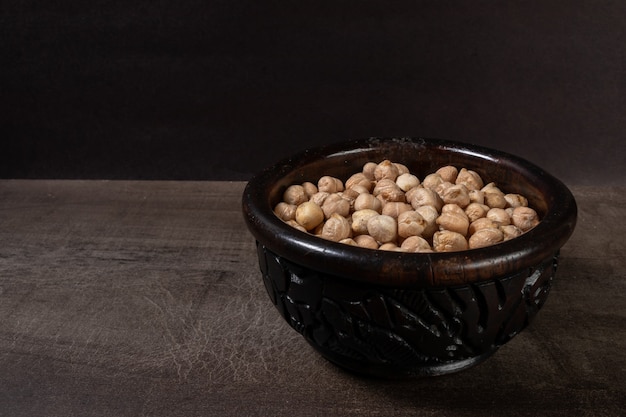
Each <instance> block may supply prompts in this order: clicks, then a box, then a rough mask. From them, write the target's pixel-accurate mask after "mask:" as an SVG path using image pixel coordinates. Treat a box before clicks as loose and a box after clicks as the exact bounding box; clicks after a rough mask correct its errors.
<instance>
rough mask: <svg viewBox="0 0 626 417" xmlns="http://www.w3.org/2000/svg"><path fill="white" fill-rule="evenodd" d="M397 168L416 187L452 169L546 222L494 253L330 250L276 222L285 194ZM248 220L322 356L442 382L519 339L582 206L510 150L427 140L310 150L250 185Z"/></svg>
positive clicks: (297, 325)
mask: <svg viewBox="0 0 626 417" xmlns="http://www.w3.org/2000/svg"><path fill="white" fill-rule="evenodd" d="M384 159H389V160H391V161H393V162H399V163H402V164H405V165H406V166H407V167H408V168H409V170H410V171H411V173H413V174H415V175H417V176H418V177H419V178H424V176H425V175H427V174H429V173H432V172H434V171H435V170H437V169H438V168H440V167H442V166H445V165H454V166H456V167H457V168H461V167H464V168H467V169H471V170H474V171H476V172H477V173H478V174H480V176H481V177H482V178H483V179H484V180H485V183H487V182H491V181H493V182H496V184H497V186H498V187H499V188H501V189H502V190H503V191H505V192H507V193H519V194H522V195H524V196H526V197H527V198H528V200H529V206H531V207H533V208H534V209H535V210H536V211H537V212H538V214H539V215H540V218H541V221H540V223H539V224H538V225H537V226H536V227H534V228H533V229H531V230H530V231H528V232H526V233H524V234H523V235H521V236H519V237H517V238H515V239H511V240H509V241H506V242H502V243H499V244H496V245H493V246H490V247H486V248H480V249H471V250H466V251H459V252H447V253H402V252H389V251H381V250H371V249H365V248H360V247H354V246H348V245H345V244H341V243H335V242H330V241H327V240H324V239H321V238H319V237H316V236H313V235H311V234H307V233H304V232H300V231H298V230H296V229H294V228H292V227H291V226H289V225H287V224H286V223H284V222H283V221H281V220H280V219H279V218H278V217H277V216H276V215H275V214H274V212H273V208H274V206H275V205H276V204H277V203H278V202H279V201H281V199H282V194H283V192H284V190H285V189H286V188H287V187H288V186H289V185H292V184H301V183H303V182H305V181H310V182H313V183H317V180H318V179H319V178H320V177H321V176H323V175H331V176H335V177H338V178H340V179H342V180H343V181H345V180H346V179H347V178H348V177H349V176H350V175H352V174H354V173H356V172H359V171H361V169H362V167H363V165H364V164H365V163H366V162H380V161H382V160H384ZM242 208H243V214H244V219H245V221H246V224H247V227H248V229H249V231H250V232H251V233H252V235H253V236H254V238H255V239H256V242H257V252H258V259H259V266H260V270H261V274H262V276H263V281H264V284H265V287H266V289H267V292H268V294H269V296H270V299H271V301H272V302H273V303H274V305H275V306H276V308H277V309H278V311H279V312H280V314H281V315H282V316H283V317H284V318H285V320H286V321H287V322H288V323H289V324H290V325H291V327H293V328H294V329H295V330H296V331H298V332H299V333H300V334H302V336H303V337H304V338H305V339H306V340H307V341H308V342H309V343H310V344H311V345H312V346H313V347H314V348H315V349H316V350H317V351H319V352H320V353H321V354H322V355H323V356H324V357H325V358H327V359H328V360H330V361H332V362H333V363H335V364H337V365H339V366H341V367H343V368H346V369H348V370H350V371H353V372H356V373H360V374H366V375H373V376H379V377H388V378H396V377H411V376H427V375H440V374H447V373H451V372H457V371H460V370H463V369H466V368H468V367H471V366H474V365H476V364H478V363H480V362H482V361H483V360H485V359H486V358H488V357H489V356H491V355H492V354H493V353H494V352H495V351H496V350H497V349H498V348H499V347H500V346H502V345H503V344H505V343H506V342H508V341H509V340H510V339H511V338H512V337H514V336H515V335H516V334H518V333H519V332H520V331H522V330H523V329H524V328H525V327H526V326H528V324H529V323H530V321H531V320H532V319H533V317H534V316H535V315H536V314H537V312H538V311H539V309H540V308H541V307H542V305H543V304H544V302H545V301H546V298H547V296H548V294H549V291H550V287H551V283H552V279H553V277H554V274H555V271H556V268H557V264H558V256H559V250H560V248H561V247H562V246H563V245H564V244H565V242H566V241H567V240H568V239H569V237H570V236H571V234H572V232H573V230H574V227H575V224H576V215H577V207H576V202H575V200H574V197H573V196H572V194H571V192H570V191H569V190H568V189H567V187H566V186H565V185H564V184H563V183H562V182H561V181H559V180H558V179H556V178H555V177H553V176H552V175H550V174H548V173H547V172H545V171H544V170H542V169H541V168H539V167H537V166H536V165H534V164H532V163H530V162H528V161H526V160H524V159H522V158H519V157H516V156H514V155H510V154H507V153H504V152H500V151H496V150H493V149H487V148H484V147H479V146H474V145H469V144H465V143H459V142H452V141H445V140H437V139H422V138H369V139H360V140H355V141H349V142H343V143H338V144H334V145H329V146H324V147H319V148H316V149H311V150H306V151H304V152H301V153H299V154H297V155H294V156H293V157H291V158H288V159H285V160H283V161H280V162H278V163H277V164H275V165H273V166H271V167H268V168H267V169H265V170H263V171H261V172H260V173H259V174H257V175H256V176H255V177H253V178H252V179H251V180H250V181H249V182H248V184H247V186H246V188H245V190H244V193H243V199H242Z"/></svg>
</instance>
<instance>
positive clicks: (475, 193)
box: [469, 190, 485, 204]
mask: <svg viewBox="0 0 626 417" xmlns="http://www.w3.org/2000/svg"><path fill="white" fill-rule="evenodd" d="M469 198H470V204H471V203H478V204H485V194H484V193H483V192H482V191H480V190H469Z"/></svg>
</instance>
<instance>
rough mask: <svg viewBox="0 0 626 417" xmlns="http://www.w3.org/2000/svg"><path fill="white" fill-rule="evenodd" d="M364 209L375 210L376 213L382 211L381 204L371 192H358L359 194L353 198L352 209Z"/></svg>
mask: <svg viewBox="0 0 626 417" xmlns="http://www.w3.org/2000/svg"><path fill="white" fill-rule="evenodd" d="M364 209H372V210H376V211H377V212H378V213H381V212H382V209H383V205H382V203H381V201H380V200H379V199H377V198H376V197H374V196H373V195H372V194H366V193H363V194H359V196H358V197H357V198H356V199H355V200H354V210H355V211H358V210H364Z"/></svg>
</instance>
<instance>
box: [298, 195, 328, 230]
mask: <svg viewBox="0 0 626 417" xmlns="http://www.w3.org/2000/svg"><path fill="white" fill-rule="evenodd" d="M295 219H296V222H297V223H298V224H299V225H300V226H302V227H304V228H305V229H306V230H313V229H315V228H316V227H317V226H319V225H320V224H321V223H322V222H323V221H324V211H323V210H322V208H321V207H320V206H318V205H317V204H315V203H314V202H312V201H305V202H304V203H302V204H300V205H299V206H298V208H297V209H296V214H295Z"/></svg>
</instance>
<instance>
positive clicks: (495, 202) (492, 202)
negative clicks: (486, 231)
mask: <svg viewBox="0 0 626 417" xmlns="http://www.w3.org/2000/svg"><path fill="white" fill-rule="evenodd" d="M484 195H485V204H486V205H488V206H489V207H491V208H502V209H503V208H505V207H506V200H505V199H504V193H503V192H502V191H499V190H498V191H495V190H493V191H492V190H488V191H484Z"/></svg>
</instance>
